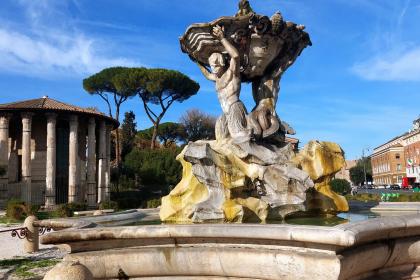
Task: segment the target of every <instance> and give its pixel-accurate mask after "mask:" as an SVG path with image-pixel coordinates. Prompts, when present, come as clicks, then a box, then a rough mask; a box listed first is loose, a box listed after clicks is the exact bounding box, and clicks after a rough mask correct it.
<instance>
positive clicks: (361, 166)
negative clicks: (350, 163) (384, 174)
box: [349, 157, 372, 185]
mask: <svg viewBox="0 0 420 280" xmlns="http://www.w3.org/2000/svg"><path fill="white" fill-rule="evenodd" d="M365 170H366V180H367V181H368V182H369V181H372V166H371V163H370V158H368V157H365V158H362V159H360V160H358V161H357V164H356V166H354V167H352V168H350V170H349V171H350V180H351V181H352V182H353V184H355V185H360V184H362V183H363V182H364V181H365Z"/></svg>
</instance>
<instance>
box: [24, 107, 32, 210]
mask: <svg viewBox="0 0 420 280" xmlns="http://www.w3.org/2000/svg"><path fill="white" fill-rule="evenodd" d="M21 116H22V183H23V185H22V187H23V188H22V200H23V201H25V202H28V203H31V202H32V186H31V183H32V178H31V176H32V175H31V174H32V170H31V169H32V165H31V132H32V116H33V113H22V115H21Z"/></svg>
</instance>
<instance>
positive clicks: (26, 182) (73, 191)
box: [0, 97, 118, 208]
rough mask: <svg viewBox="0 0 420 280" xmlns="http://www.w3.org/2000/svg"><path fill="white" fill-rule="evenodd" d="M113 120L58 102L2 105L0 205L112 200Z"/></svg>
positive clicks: (97, 113)
mask: <svg viewBox="0 0 420 280" xmlns="http://www.w3.org/2000/svg"><path fill="white" fill-rule="evenodd" d="M117 126H118V122H117V121H116V120H114V119H113V118H110V117H107V116H105V115H104V114H102V113H100V112H98V111H96V110H91V109H85V108H80V107H76V106H73V105H69V104H65V103H62V102H59V101H57V100H53V99H50V98H48V97H43V98H39V99H33V100H26V101H21V102H15V103H9V104H2V105H0V166H3V167H5V168H6V173H5V174H4V175H3V176H1V177H0V206H4V205H5V203H6V202H7V200H9V199H11V198H18V199H22V200H23V201H25V202H27V203H30V204H34V205H45V206H46V207H53V206H54V205H56V204H61V203H71V202H86V203H87V204H88V206H89V207H92V208H93V207H96V206H97V203H100V202H103V201H106V200H109V198H110V155H111V144H110V143H111V137H110V133H111V131H112V130H113V129H115V128H116V127H117Z"/></svg>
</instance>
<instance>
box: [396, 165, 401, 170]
mask: <svg viewBox="0 0 420 280" xmlns="http://www.w3.org/2000/svg"><path fill="white" fill-rule="evenodd" d="M397 171H401V164H399V163H398V164H397Z"/></svg>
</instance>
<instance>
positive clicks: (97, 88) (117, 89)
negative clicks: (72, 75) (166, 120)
mask: <svg viewBox="0 0 420 280" xmlns="http://www.w3.org/2000/svg"><path fill="white" fill-rule="evenodd" d="M83 88H84V89H85V90H86V91H87V92H88V93H90V94H99V93H103V92H109V93H118V95H121V96H126V97H130V96H134V95H137V94H138V95H140V96H141V98H142V99H144V100H145V101H146V102H151V103H153V104H159V103H160V102H159V100H160V99H165V98H166V97H169V96H170V97H171V99H174V100H175V99H176V100H177V101H179V102H182V101H183V100H185V99H187V98H189V97H190V96H192V95H194V94H196V93H197V91H198V90H199V89H200V86H199V84H198V83H196V82H195V81H193V80H191V79H190V78H188V77H187V76H186V75H184V74H182V73H181V72H178V71H175V70H168V69H159V68H157V69H147V68H143V67H140V68H130V67H111V68H106V69H104V70H102V71H101V72H99V73H97V74H95V75H92V76H90V77H89V78H86V79H84V80H83Z"/></svg>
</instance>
